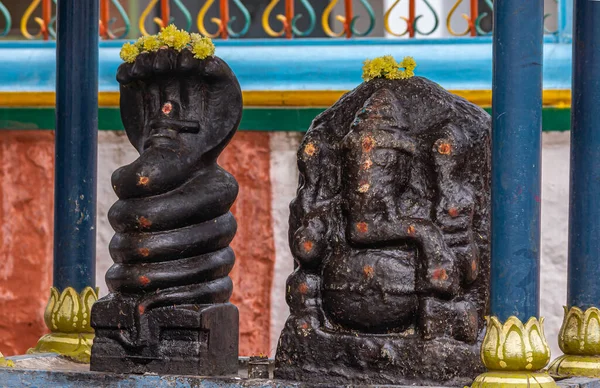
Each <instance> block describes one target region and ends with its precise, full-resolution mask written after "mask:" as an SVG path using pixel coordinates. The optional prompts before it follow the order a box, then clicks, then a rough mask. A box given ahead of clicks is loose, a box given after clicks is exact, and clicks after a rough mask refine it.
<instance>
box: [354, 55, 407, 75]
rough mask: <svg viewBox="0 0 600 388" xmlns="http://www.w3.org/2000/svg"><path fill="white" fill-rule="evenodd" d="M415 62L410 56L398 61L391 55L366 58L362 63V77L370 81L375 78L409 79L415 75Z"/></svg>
mask: <svg viewBox="0 0 600 388" xmlns="http://www.w3.org/2000/svg"><path fill="white" fill-rule="evenodd" d="M416 67H417V62H415V60H414V59H413V58H412V57H404V59H403V60H402V62H400V63H398V62H397V61H396V60H395V59H394V57H392V56H391V55H385V56H383V57H379V58H375V59H372V60H371V59H367V60H366V61H365V62H364V64H363V75H362V78H363V80H365V81H370V80H372V79H375V78H386V79H409V78H411V77H413V76H414V75H415V68H416Z"/></svg>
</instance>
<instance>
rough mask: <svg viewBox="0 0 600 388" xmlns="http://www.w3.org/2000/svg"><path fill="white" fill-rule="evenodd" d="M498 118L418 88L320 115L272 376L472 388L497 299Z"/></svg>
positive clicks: (406, 83) (384, 86) (303, 169)
mask: <svg viewBox="0 0 600 388" xmlns="http://www.w3.org/2000/svg"><path fill="white" fill-rule="evenodd" d="M490 154H491V151H490V117H489V115H488V114H487V113H486V112H485V111H483V110H482V109H480V108H478V107H476V106H474V105H472V104H470V103H469V102H467V101H466V100H464V99H462V98H460V97H457V96H454V95H452V94H450V93H448V92H447V91H445V90H444V89H442V88H441V87H440V86H438V85H437V84H435V83H433V82H431V81H428V80H427V79H424V78H420V77H413V78H410V79H403V80H387V79H375V80H372V81H369V82H366V83H363V84H361V85H360V86H359V87H357V88H356V89H355V90H354V91H352V92H350V93H348V94H346V95H345V96H343V97H342V98H341V99H340V100H339V101H338V102H337V103H336V104H335V105H334V106H332V107H331V108H330V109H328V110H327V111H325V112H324V113H322V114H321V115H319V116H318V117H317V118H316V119H315V120H314V122H313V124H312V126H311V128H310V129H309V130H308V132H307V134H306V136H305V138H304V140H303V143H302V145H301V147H300V150H299V152H298V167H299V170H300V183H299V188H298V193H297V197H296V199H295V200H294V201H293V202H292V204H291V206H290V210H291V215H290V232H289V239H290V246H291V250H292V253H293V255H294V257H295V260H296V262H297V264H298V267H297V269H296V270H295V271H294V273H293V274H292V275H291V276H290V277H289V279H288V282H287V301H288V304H289V306H290V310H291V315H290V317H289V318H288V320H287V323H286V325H285V328H284V330H283V332H282V334H281V338H280V341H279V345H278V348H277V356H276V371H275V373H276V377H278V378H284V379H293V380H303V381H314V382H329V383H336V384H338V383H339V384H345V383H348V382H361V383H375V384H385V383H394V384H406V385H412V384H417V385H419V384H420V385H434V384H438V385H439V384H445V385H455V384H457V385H458V384H469V383H470V381H472V379H473V378H474V377H475V376H476V375H477V374H478V372H479V371H481V370H482V364H481V361H480V359H479V345H480V342H481V340H482V336H483V331H484V315H485V313H486V311H487V303H488V302H487V301H488V293H489V266H490V263H489V259H490V245H489V233H490V232H489V227H490Z"/></svg>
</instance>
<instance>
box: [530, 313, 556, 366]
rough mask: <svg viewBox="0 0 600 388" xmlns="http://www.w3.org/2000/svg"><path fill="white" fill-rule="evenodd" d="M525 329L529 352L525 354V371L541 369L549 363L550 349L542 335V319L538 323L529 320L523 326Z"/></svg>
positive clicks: (535, 320) (534, 320) (531, 319)
mask: <svg viewBox="0 0 600 388" xmlns="http://www.w3.org/2000/svg"><path fill="white" fill-rule="evenodd" d="M525 329H526V331H527V335H528V337H529V346H530V350H529V352H528V354H527V362H528V364H527V366H526V369H527V370H540V369H543V368H544V367H545V366H546V365H548V362H549V361H550V347H549V346H548V343H547V342H546V336H545V335H544V318H540V320H539V321H538V320H537V319H535V318H530V319H529V321H527V323H526V324H525Z"/></svg>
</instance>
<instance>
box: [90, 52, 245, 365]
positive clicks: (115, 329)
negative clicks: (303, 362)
mask: <svg viewBox="0 0 600 388" xmlns="http://www.w3.org/2000/svg"><path fill="white" fill-rule="evenodd" d="M117 80H118V81H119V83H120V85H121V87H120V92H121V118H122V120H123V124H124V126H125V130H126V133H127V136H128V138H129V141H130V142H131V143H132V144H133V146H134V147H135V148H136V149H137V150H138V152H139V153H140V157H139V158H138V159H137V160H135V161H134V162H132V163H131V164H129V165H126V166H123V167H121V168H119V169H118V170H116V171H115V172H114V173H113V176H112V186H113V188H114V190H115V193H116V194H117V196H118V197H119V200H118V201H117V202H116V203H115V204H114V205H113V207H112V208H111V209H110V211H109V214H108V218H109V221H110V223H111V225H112V227H113V229H115V232H116V233H115V235H114V237H113V239H112V240H111V242H110V246H109V250H110V254H111V257H112V258H113V260H114V262H115V264H114V265H113V266H112V267H111V268H110V269H109V270H108V272H107V274H106V281H107V285H108V287H109V290H110V294H109V295H108V296H106V297H104V298H102V299H101V300H99V301H98V302H96V303H95V304H94V306H93V308H92V319H91V321H92V327H93V328H94V330H95V334H96V337H95V339H94V345H93V347H92V358H91V369H92V370H96V371H113V372H118V373H146V372H154V373H161V374H192V375H222V374H228V373H234V372H235V371H237V357H238V310H237V308H236V307H235V306H234V305H232V304H230V303H229V298H230V296H231V293H232V290H233V284H232V281H231V278H230V277H229V276H228V275H229V272H230V271H231V269H232V267H233V264H234V261H235V255H234V253H233V250H232V249H231V248H230V247H229V243H230V242H231V241H232V239H233V237H234V236H235V233H236V229H237V224H236V221H235V219H234V218H233V215H232V213H231V212H230V211H229V210H230V208H231V206H232V204H233V202H234V201H235V198H236V196H237V193H238V185H237V182H236V180H235V179H234V178H233V176H232V175H231V174H229V173H228V172H227V171H225V170H224V169H222V168H221V167H220V166H219V165H218V164H217V157H218V156H219V154H220V153H221V151H222V150H223V149H224V148H225V146H226V145H227V144H228V143H229V141H230V140H231V138H232V137H233V135H234V133H235V131H236V130H237V127H238V125H239V122H240V119H241V115H242V94H241V91H240V87H239V84H238V82H237V79H236V78H235V75H234V74H233V72H232V71H231V69H230V68H229V67H228V66H227V64H226V63H225V62H223V61H222V60H221V59H219V58H218V57H208V58H207V59H204V60H198V59H195V58H194V54H193V53H192V52H191V51H189V50H187V49H184V50H182V51H181V52H178V51H176V50H174V49H161V50H159V51H157V52H150V53H143V54H140V55H139V56H138V57H137V58H136V60H135V62H134V63H124V64H122V65H121V66H120V67H119V70H118V72H117Z"/></svg>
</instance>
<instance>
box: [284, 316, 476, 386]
mask: <svg viewBox="0 0 600 388" xmlns="http://www.w3.org/2000/svg"><path fill="white" fill-rule="evenodd" d="M480 345H481V344H480V342H478V343H475V344H466V343H463V342H459V341H456V340H454V339H450V338H435V339H431V340H423V339H422V338H420V337H418V336H416V335H414V334H412V333H410V332H408V333H403V334H371V335H369V334H359V333H356V334H353V333H347V334H339V333H333V332H330V331H328V330H327V329H325V328H323V327H321V325H320V322H319V320H318V319H317V318H314V317H298V316H290V318H289V319H288V321H287V323H286V326H285V328H284V330H283V332H282V334H281V338H280V340H279V346H278V348H277V356H276V358H275V378H278V379H283V380H297V381H304V382H309V383H329V384H332V385H334V384H336V385H337V384H349V383H352V384H396V385H420V386H432V385H433V386H442V385H444V386H461V387H464V386H465V385H470V384H471V382H472V381H473V379H475V377H477V375H478V374H480V373H482V372H483V371H484V367H483V364H482V363H481V359H480V356H479V348H480Z"/></svg>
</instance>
